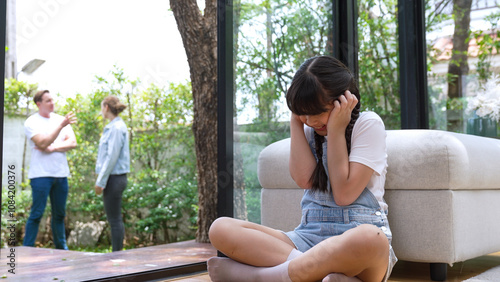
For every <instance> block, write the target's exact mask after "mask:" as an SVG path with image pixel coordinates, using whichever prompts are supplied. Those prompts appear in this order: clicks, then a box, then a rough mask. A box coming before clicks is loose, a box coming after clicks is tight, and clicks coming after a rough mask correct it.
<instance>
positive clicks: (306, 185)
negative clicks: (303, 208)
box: [292, 177, 311, 189]
mask: <svg viewBox="0 0 500 282" xmlns="http://www.w3.org/2000/svg"><path fill="white" fill-rule="evenodd" d="M292 179H293V181H294V182H295V184H297V186H299V187H300V188H302V189H311V183H310V182H309V180H305V179H303V180H300V179H296V178H293V177H292Z"/></svg>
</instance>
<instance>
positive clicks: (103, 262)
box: [0, 241, 500, 282]
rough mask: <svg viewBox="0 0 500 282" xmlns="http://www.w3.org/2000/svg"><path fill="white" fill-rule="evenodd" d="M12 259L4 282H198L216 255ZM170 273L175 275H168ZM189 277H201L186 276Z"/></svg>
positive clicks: (420, 273) (1, 273) (402, 264)
mask: <svg viewBox="0 0 500 282" xmlns="http://www.w3.org/2000/svg"><path fill="white" fill-rule="evenodd" d="M13 254H14V259H13V260H12V261H13V263H14V265H9V263H11V259H10V258H8V256H12V253H11V252H10V250H9V249H0V277H1V278H4V279H0V282H1V281H3V280H5V281H36V282H43V281H65V282H69V281H125V280H126V281H180V282H197V281H210V278H209V277H208V275H207V274H206V271H205V270H206V266H205V265H204V262H205V261H206V260H207V259H208V258H209V257H212V256H215V255H216V250H215V249H214V248H213V247H212V246H211V245H210V244H200V243H196V242H194V241H186V242H181V243H174V244H167V245H160V246H153V247H146V248H137V249H132V250H127V251H121V252H115V253H107V254H97V253H84V252H75V251H63V250H54V249H42V248H31V247H16V248H15V251H14V252H13ZM186 265H187V267H186ZM496 266H500V252H498V253H494V254H491V255H487V256H482V257H478V258H475V259H472V260H467V261H465V262H460V263H455V264H454V265H453V267H449V266H448V280H447V281H453V282H455V281H463V280H466V279H469V278H471V277H474V276H476V275H479V274H481V273H483V272H485V271H487V270H489V269H491V268H493V267H496ZM11 267H15V268H14V272H15V274H12V273H10V272H9V270H10V269H11ZM165 269H168V271H170V272H168V273H166V272H165ZM186 271H189V272H196V273H195V274H188V275H185V274H184V273H186ZM137 273H140V274H143V275H142V276H141V275H137ZM165 277H170V278H165ZM5 278H6V279H5ZM389 281H391V282H396V281H430V278H429V265H428V264H425V263H412V262H406V261H399V262H398V263H397V264H396V266H395V267H394V270H393V273H392V275H391V277H390V279H389ZM499 281H500V278H499Z"/></svg>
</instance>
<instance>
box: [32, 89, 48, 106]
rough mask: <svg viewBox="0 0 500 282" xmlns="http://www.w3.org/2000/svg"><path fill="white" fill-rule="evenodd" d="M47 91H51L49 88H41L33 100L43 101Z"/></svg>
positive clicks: (36, 101)
mask: <svg viewBox="0 0 500 282" xmlns="http://www.w3.org/2000/svg"><path fill="white" fill-rule="evenodd" d="M45 93H49V90H40V91H38V92H36V94H35V96H34V97H33V102H35V104H36V103H38V102H41V101H42V97H43V95H44V94H45Z"/></svg>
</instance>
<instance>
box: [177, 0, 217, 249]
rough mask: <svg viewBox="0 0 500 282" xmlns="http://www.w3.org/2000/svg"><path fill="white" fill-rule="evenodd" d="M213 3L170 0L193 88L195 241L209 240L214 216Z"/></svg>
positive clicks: (215, 181)
mask: <svg viewBox="0 0 500 282" xmlns="http://www.w3.org/2000/svg"><path fill="white" fill-rule="evenodd" d="M216 3H217V2H216V0H206V1H205V11H204V13H203V15H202V13H201V11H200V9H199V7H198V4H197V3H196V0H170V8H171V9H172V12H173V13H174V17H175V20H176V22H177V28H178V29H179V32H180V34H181V37H182V42H183V44H184V49H185V50H186V55H187V59H188V63H189V72H190V76H191V86H192V89H193V108H194V117H193V133H194V138H195V147H196V148H195V149H196V165H197V169H198V205H199V210H198V231H197V232H196V241H197V242H209V238H208V229H209V228H210V224H212V222H213V221H214V220H215V218H216V217H217V28H216V27H217V4H216Z"/></svg>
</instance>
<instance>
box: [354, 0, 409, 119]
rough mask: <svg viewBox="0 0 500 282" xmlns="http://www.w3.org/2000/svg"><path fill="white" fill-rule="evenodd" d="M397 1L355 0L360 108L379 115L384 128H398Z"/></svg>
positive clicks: (399, 103) (399, 101)
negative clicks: (356, 9) (356, 7)
mask: <svg viewBox="0 0 500 282" xmlns="http://www.w3.org/2000/svg"><path fill="white" fill-rule="evenodd" d="M397 2H398V1H395V0H381V1H367V0H360V1H358V15H359V17H358V38H359V52H358V65H359V88H360V94H361V108H362V109H363V110H369V111H374V112H376V113H377V114H379V115H380V116H381V117H382V119H383V120H384V123H385V126H386V129H398V128H400V127H401V118H400V111H401V107H400V105H401V100H400V93H399V58H398V37H397V36H398V34H397V31H398V28H397V25H398V22H397V4H398V3H397Z"/></svg>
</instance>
